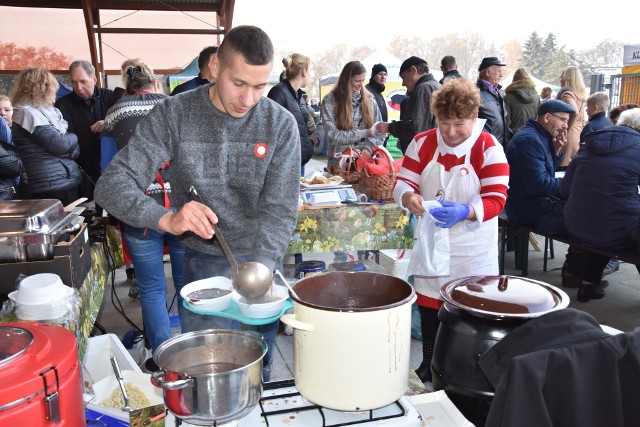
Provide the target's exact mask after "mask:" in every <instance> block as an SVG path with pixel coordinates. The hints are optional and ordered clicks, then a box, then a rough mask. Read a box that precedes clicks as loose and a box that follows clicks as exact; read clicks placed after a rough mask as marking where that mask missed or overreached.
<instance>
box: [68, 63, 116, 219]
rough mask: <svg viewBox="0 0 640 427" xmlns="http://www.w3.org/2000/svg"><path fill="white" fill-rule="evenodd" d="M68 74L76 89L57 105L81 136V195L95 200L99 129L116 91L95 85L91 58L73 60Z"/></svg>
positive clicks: (98, 159)
mask: <svg viewBox="0 0 640 427" xmlns="http://www.w3.org/2000/svg"><path fill="white" fill-rule="evenodd" d="M69 77H70V78H71V86H72V88H73V92H72V93H70V94H68V95H65V96H63V97H62V98H60V99H59V100H57V101H56V104H55V106H56V107H57V108H58V109H59V110H60V111H61V112H62V117H64V119H65V120H66V121H67V122H68V123H69V129H68V130H69V132H71V133H74V134H76V136H77V137H78V143H79V145H80V157H79V158H78V159H77V160H76V162H77V163H78V165H80V168H82V170H83V171H84V172H85V174H86V175H88V176H86V175H85V176H83V179H82V181H81V183H80V189H79V195H80V196H81V197H87V198H88V199H89V200H93V187H94V186H95V182H96V181H98V178H100V132H102V128H103V126H104V117H105V115H106V114H107V109H108V103H109V98H110V97H111V95H112V93H113V91H112V90H110V89H102V88H99V87H97V86H96V83H97V82H98V79H97V78H96V70H95V68H94V67H93V65H91V63H90V62H89V61H85V60H78V61H73V62H72V63H71V65H70V66H69ZM89 179H90V180H91V181H93V182H91V181H89ZM98 210H99V209H98Z"/></svg>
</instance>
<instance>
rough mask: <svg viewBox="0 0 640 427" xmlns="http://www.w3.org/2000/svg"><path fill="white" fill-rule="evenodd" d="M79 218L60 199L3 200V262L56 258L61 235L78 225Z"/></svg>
mask: <svg viewBox="0 0 640 427" xmlns="http://www.w3.org/2000/svg"><path fill="white" fill-rule="evenodd" d="M76 218H77V215H76V214H73V213H66V212H65V211H64V208H63V206H62V203H61V202H60V201H59V200H54V199H34V200H5V201H0V262H25V261H44V260H49V259H53V246H54V245H55V244H56V242H57V241H58V239H59V238H60V236H62V235H63V234H64V233H67V232H71V231H74V228H78V227H79V224H77V223H76V221H75V220H76Z"/></svg>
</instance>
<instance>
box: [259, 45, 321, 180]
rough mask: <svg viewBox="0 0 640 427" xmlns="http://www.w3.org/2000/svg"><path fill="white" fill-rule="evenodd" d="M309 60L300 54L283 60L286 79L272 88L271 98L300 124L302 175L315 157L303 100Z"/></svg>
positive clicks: (294, 54) (307, 114)
mask: <svg viewBox="0 0 640 427" xmlns="http://www.w3.org/2000/svg"><path fill="white" fill-rule="evenodd" d="M309 62H310V61H309V58H308V57H306V56H304V55H301V54H299V53H293V54H291V55H289V56H287V57H286V58H283V59H282V64H283V65H284V72H283V75H284V79H282V81H281V82H280V83H278V84H277V85H275V86H274V87H272V88H271V90H270V91H269V94H268V95H267V96H268V97H269V98H271V99H273V100H274V101H275V102H277V103H278V104H280V105H282V106H283V107H284V108H286V109H287V110H289V111H290V112H291V113H292V114H293V117H295V119H296V122H297V123H298V130H299V131H300V150H301V156H300V159H301V166H302V169H301V174H302V175H304V165H305V164H307V162H308V161H309V160H311V156H313V143H312V142H311V138H309V132H307V120H308V119H309V112H308V111H307V108H306V106H305V101H304V99H303V98H302V95H304V93H305V92H304V91H303V90H302V88H305V87H307V83H308V82H309Z"/></svg>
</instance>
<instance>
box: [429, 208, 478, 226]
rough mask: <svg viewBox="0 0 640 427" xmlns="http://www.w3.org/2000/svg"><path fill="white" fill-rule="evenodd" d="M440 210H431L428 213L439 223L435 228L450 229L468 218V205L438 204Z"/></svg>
mask: <svg viewBox="0 0 640 427" xmlns="http://www.w3.org/2000/svg"><path fill="white" fill-rule="evenodd" d="M440 204H441V205H442V207H441V208H433V209H431V210H430V211H429V213H430V214H431V216H433V217H434V218H435V219H437V220H438V221H440V222H436V226H438V227H442V228H451V227H453V226H454V225H455V224H457V223H458V222H460V221H464V220H465V219H467V216H469V205H463V204H461V203H456V202H440Z"/></svg>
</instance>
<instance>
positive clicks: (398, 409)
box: [259, 380, 407, 427]
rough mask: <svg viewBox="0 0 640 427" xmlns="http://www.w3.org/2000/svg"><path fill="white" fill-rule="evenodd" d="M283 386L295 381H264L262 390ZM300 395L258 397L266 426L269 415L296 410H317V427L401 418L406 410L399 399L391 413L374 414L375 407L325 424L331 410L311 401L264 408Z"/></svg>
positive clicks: (332, 426)
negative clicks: (360, 415)
mask: <svg viewBox="0 0 640 427" xmlns="http://www.w3.org/2000/svg"><path fill="white" fill-rule="evenodd" d="M285 387H295V382H294V380H284V381H277V382H272V383H266V384H264V390H265V391H266V390H277V389H279V388H285ZM297 397H300V398H302V395H301V394H300V393H299V392H297V391H296V392H293V393H282V394H276V395H273V396H264V395H263V397H262V398H261V399H260V403H259V404H260V415H261V417H262V418H263V419H264V421H265V423H266V425H267V426H270V424H269V417H272V416H276V415H283V414H293V413H297V412H305V411H317V412H318V414H319V415H320V417H321V418H322V424H321V425H320V426H318V427H342V426H351V425H358V424H365V423H371V422H375V421H382V420H387V419H392V418H402V417H404V416H405V415H406V414H407V412H406V410H405V408H404V407H403V406H402V405H401V404H400V402H399V401H397V400H396V401H395V402H394V403H392V404H391V405H390V406H392V405H395V406H394V411H393V412H392V413H391V414H388V413H387V414H382V415H376V410H375V409H371V410H368V411H363V414H368V415H363V416H362V417H361V418H359V419H358V420H354V421H348V422H338V423H333V424H327V417H326V416H325V411H332V410H330V409H329V410H328V409H327V408H324V407H322V406H320V405H316V404H313V403H309V404H305V405H302V406H296V407H293V408H287V409H276V410H269V409H267V408H266V406H268V402H269V401H276V400H279V401H281V400H286V399H290V398H297Z"/></svg>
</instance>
